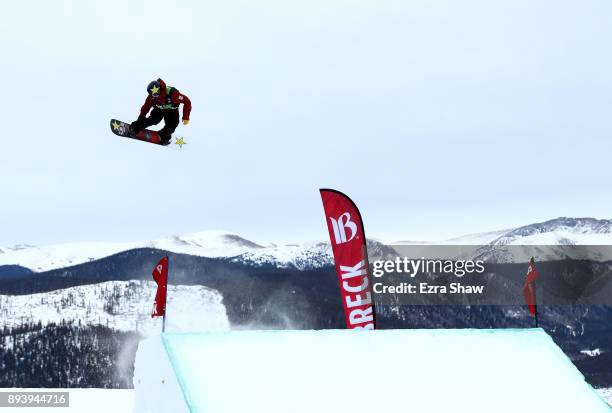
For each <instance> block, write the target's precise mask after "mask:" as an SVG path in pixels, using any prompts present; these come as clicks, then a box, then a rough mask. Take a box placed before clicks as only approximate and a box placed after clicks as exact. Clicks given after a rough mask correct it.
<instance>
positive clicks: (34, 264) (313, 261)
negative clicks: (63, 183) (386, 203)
mask: <svg viewBox="0 0 612 413" xmlns="http://www.w3.org/2000/svg"><path fill="white" fill-rule="evenodd" d="M135 248H156V249H160V250H165V251H170V252H174V253H181V254H189V255H196V256H200V257H210V258H212V257H227V258H231V259H232V261H241V262H245V263H249V264H252V265H254V266H261V265H265V264H271V265H274V266H277V267H281V268H282V267H286V266H294V267H296V268H298V269H302V268H305V267H312V266H315V267H316V266H321V265H325V264H328V263H331V259H332V255H331V249H330V248H329V245H328V244H326V243H323V242H313V243H305V244H300V245H298V244H294V245H281V246H278V245H275V244H268V245H265V246H264V245H260V244H258V243H255V242H252V241H249V240H247V239H244V238H242V237H240V236H239V235H237V234H232V233H228V232H223V231H202V232H197V233H194V234H190V235H186V236H180V237H179V236H174V237H170V238H163V239H160V240H155V241H146V242H122V243H111V242H85V243H70V244H58V245H49V246H40V247H38V246H29V245H28V246H22V245H20V246H16V247H4V248H2V249H1V250H2V252H3V253H0V265H20V266H22V267H26V268H29V269H31V270H32V271H35V272H42V271H48V270H52V269H56V268H64V267H69V266H73V265H78V264H82V263H84V262H88V261H94V260H96V259H100V258H104V257H107V256H110V255H113V254H117V253H119V252H122V251H127V250H131V249H135Z"/></svg>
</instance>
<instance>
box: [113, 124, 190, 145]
mask: <svg viewBox="0 0 612 413" xmlns="http://www.w3.org/2000/svg"><path fill="white" fill-rule="evenodd" d="M110 128H111V131H112V132H113V133H114V134H115V135H117V136H121V137H124V138H130V139H136V140H139V141H143V142H149V143H152V144H155V145H160V146H165V145H163V144H162V139H161V137H160V136H159V133H157V132H156V131H154V130H149V129H143V130H141V131H140V132H138V133H137V134H136V135H132V134H131V133H130V124H129V123H125V122H122V121H120V120H117V119H111V121H110ZM175 144H176V145H178V146H179V147H181V148H182V147H183V145H185V141H184V140H183V138H177V139H176V142H175Z"/></svg>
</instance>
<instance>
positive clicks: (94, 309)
mask: <svg viewBox="0 0 612 413" xmlns="http://www.w3.org/2000/svg"><path fill="white" fill-rule="evenodd" d="M156 288H157V285H156V284H155V282H153V281H108V282H103V283H99V284H93V285H82V286H78V287H70V288H65V289H60V290H55V291H49V292H45V293H39V294H30V295H0V320H2V322H1V323H0V327H3V326H7V327H11V326H18V325H20V324H23V323H25V322H33V323H37V322H39V321H40V322H41V323H42V324H43V325H45V324H47V323H50V322H55V323H58V322H60V321H61V320H62V319H63V320H65V321H72V322H75V323H78V322H79V321H80V322H81V323H82V324H83V325H94V324H100V325H105V326H108V327H111V328H113V329H118V330H123V331H131V330H138V331H139V332H141V333H142V334H143V335H145V336H150V335H152V334H157V333H159V332H160V331H161V323H162V319H161V317H156V318H152V317H151V310H152V306H153V301H154V298H155V291H156ZM167 308H168V312H167V320H166V331H174V332H180V331H208V330H228V329H229V328H230V324H229V319H228V318H227V313H226V311H225V306H224V305H223V303H222V297H221V294H219V292H218V291H216V290H213V289H211V288H207V287H204V286H199V285H197V286H185V285H169V286H168V305H167ZM197 314H200V316H197Z"/></svg>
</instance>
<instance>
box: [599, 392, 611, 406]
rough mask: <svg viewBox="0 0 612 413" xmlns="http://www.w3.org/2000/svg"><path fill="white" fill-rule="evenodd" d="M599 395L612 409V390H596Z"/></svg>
mask: <svg viewBox="0 0 612 413" xmlns="http://www.w3.org/2000/svg"><path fill="white" fill-rule="evenodd" d="M596 390H597V393H599V395H600V396H601V397H603V398H604V400H605V401H607V402H608V404H609V405H610V406H611V407H612V388H607V389H605V388H603V389H596Z"/></svg>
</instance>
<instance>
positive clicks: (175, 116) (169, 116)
mask: <svg viewBox="0 0 612 413" xmlns="http://www.w3.org/2000/svg"><path fill="white" fill-rule="evenodd" d="M147 92H149V95H148V96H147V99H146V100H145V103H144V105H142V108H141V109H140V116H138V119H137V120H135V121H134V122H132V123H131V125H130V129H131V133H132V135H133V136H135V135H137V134H138V132H140V131H142V130H143V129H145V128H147V127H149V126H151V125H157V124H158V123H159V122H161V120H162V119H163V120H164V127H163V128H162V129H160V130H159V132H158V134H159V137H160V138H161V144H162V145H168V144H169V143H170V140H171V139H172V134H173V133H174V130H175V129H176V128H177V126H178V124H179V110H178V108H179V106H180V104H181V103H182V104H183V125H187V124H189V114H190V113H191V101H190V100H189V98H188V97H187V96H185V95H183V94H182V93H180V92H179V91H178V90H177V89H176V88H174V87H172V86H166V82H164V81H163V80H161V79H157V80H154V81H152V82H151V83H149V86H147ZM151 108H153V110H152V111H151V115H149V116H148V117H147V114H148V113H149V110H151Z"/></svg>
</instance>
